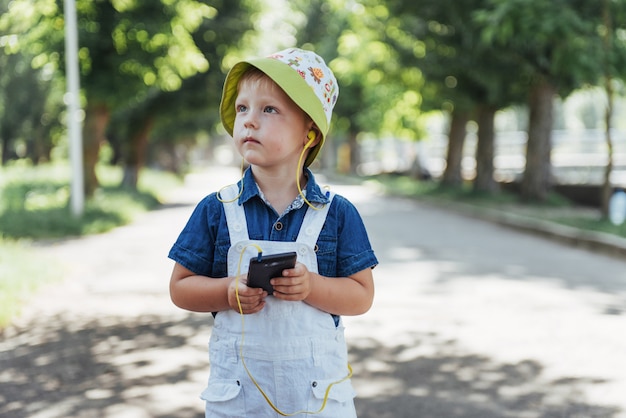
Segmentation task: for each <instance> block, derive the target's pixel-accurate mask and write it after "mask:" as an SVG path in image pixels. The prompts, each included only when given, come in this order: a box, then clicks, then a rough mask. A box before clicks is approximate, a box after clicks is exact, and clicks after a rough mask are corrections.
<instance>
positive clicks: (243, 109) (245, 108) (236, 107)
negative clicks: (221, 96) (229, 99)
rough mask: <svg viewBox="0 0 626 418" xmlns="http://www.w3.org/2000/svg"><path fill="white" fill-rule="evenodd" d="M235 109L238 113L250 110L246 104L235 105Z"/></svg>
mask: <svg viewBox="0 0 626 418" xmlns="http://www.w3.org/2000/svg"><path fill="white" fill-rule="evenodd" d="M235 109H236V110H237V113H242V112H245V111H246V110H248V108H247V107H246V106H245V105H237V106H235Z"/></svg>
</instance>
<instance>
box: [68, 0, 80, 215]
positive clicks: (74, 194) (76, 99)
mask: <svg viewBox="0 0 626 418" xmlns="http://www.w3.org/2000/svg"><path fill="white" fill-rule="evenodd" d="M65 66H66V72H67V74H66V75H67V93H66V94H65V104H66V105H67V108H68V109H67V125H68V133H69V142H70V160H71V166H72V184H71V194H70V199H71V208H72V215H74V216H76V217H79V216H81V215H82V214H83V211H84V206H85V190H84V189H85V188H84V179H83V139H82V134H81V121H82V119H83V118H82V112H81V111H80V110H81V109H80V96H79V94H80V81H79V78H78V29H77V23H76V3H75V1H74V0H65Z"/></svg>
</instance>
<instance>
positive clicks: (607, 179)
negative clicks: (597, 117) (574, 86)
mask: <svg viewBox="0 0 626 418" xmlns="http://www.w3.org/2000/svg"><path fill="white" fill-rule="evenodd" d="M602 3H603V5H602V6H603V13H602V15H603V20H604V25H605V26H606V28H607V29H606V32H605V36H604V48H605V51H604V53H605V56H606V57H607V58H606V63H605V68H604V90H605V92H606V100H607V102H606V110H605V114H604V122H605V123H604V126H605V133H604V135H605V141H606V149H607V162H606V167H605V168H604V181H603V183H602V194H601V200H600V213H601V214H602V218H603V219H608V218H609V202H610V200H611V194H612V193H613V186H612V184H611V173H612V172H613V140H612V138H611V119H612V117H613V85H612V84H611V83H612V82H613V77H612V76H611V66H610V63H609V58H608V57H609V54H610V53H611V49H612V45H613V24H612V22H611V15H610V10H609V7H610V5H609V1H608V0H604V1H603V2H602Z"/></svg>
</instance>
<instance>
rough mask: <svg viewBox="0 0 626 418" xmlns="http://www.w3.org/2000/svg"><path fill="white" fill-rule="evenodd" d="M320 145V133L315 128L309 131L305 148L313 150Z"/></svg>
mask: <svg viewBox="0 0 626 418" xmlns="http://www.w3.org/2000/svg"><path fill="white" fill-rule="evenodd" d="M318 143H319V132H318V131H317V130H315V129H314V128H311V129H310V130H309V133H308V134H307V142H306V144H305V148H313V147H314V146H315V145H317V144H318Z"/></svg>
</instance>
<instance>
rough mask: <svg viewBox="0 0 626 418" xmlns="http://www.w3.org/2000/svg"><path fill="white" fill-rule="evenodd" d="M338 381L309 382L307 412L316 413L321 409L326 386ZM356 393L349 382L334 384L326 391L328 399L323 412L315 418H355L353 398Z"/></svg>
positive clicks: (321, 380)
mask: <svg viewBox="0 0 626 418" xmlns="http://www.w3.org/2000/svg"><path fill="white" fill-rule="evenodd" d="M337 380H338V379H320V380H313V381H311V384H310V386H311V397H310V400H309V411H317V410H319V409H320V408H321V407H322V404H323V402H324V398H325V397H326V391H327V390H328V386H329V385H331V384H332V383H333V382H336V381H337ZM355 396H356V393H355V392H354V389H353V388H352V383H351V382H350V380H346V381H344V382H341V383H336V384H334V385H332V386H331V387H330V390H329V391H328V399H327V401H326V406H325V407H324V410H323V411H322V412H320V413H319V414H318V415H315V417H327V418H356V411H355V409H354V397H355Z"/></svg>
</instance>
